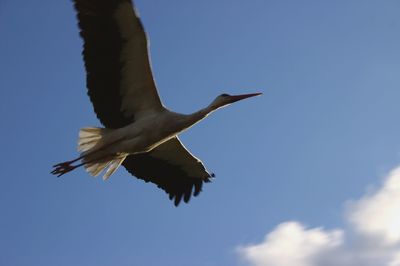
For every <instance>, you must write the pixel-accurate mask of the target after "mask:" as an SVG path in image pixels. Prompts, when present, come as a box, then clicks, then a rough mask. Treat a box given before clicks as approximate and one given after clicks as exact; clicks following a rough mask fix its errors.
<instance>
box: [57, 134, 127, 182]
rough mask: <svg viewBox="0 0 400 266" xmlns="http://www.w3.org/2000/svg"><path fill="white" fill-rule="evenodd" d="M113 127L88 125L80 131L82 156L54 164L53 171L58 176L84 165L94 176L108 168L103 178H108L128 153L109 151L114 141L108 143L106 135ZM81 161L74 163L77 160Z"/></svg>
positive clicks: (79, 146)
mask: <svg viewBox="0 0 400 266" xmlns="http://www.w3.org/2000/svg"><path fill="white" fill-rule="evenodd" d="M110 130H111V129H106V128H97V127H86V128H82V129H81V130H80V131H79V139H78V151H79V152H80V153H81V156H80V157H78V158H76V159H74V160H71V161H66V162H63V163H59V164H56V165H54V166H53V167H54V170H53V171H52V172H51V173H52V174H55V175H57V176H62V175H64V174H66V173H68V172H70V171H72V170H74V169H76V168H78V167H80V166H84V167H85V169H86V171H87V172H89V173H90V174H91V175H92V176H98V175H99V174H100V173H101V172H103V171H104V170H105V169H106V168H107V171H106V172H105V174H104V176H103V179H104V180H106V179H108V178H109V177H110V176H111V175H112V174H113V173H114V172H115V171H116V170H117V169H118V167H119V166H120V165H121V164H122V162H123V161H124V160H125V158H126V156H128V154H126V153H118V154H109V153H107V149H106V148H107V147H108V146H109V145H112V144H114V143H106V142H105V141H104V139H105V136H106V135H107V133H108V132H109V131H110ZM79 160H80V161H81V163H79V164H77V165H73V163H75V162H77V161H79Z"/></svg>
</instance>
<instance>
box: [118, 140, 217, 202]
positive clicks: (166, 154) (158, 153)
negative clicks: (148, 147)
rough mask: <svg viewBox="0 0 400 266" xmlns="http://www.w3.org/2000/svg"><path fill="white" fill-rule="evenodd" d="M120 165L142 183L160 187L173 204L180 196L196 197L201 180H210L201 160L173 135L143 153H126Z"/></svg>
mask: <svg viewBox="0 0 400 266" xmlns="http://www.w3.org/2000/svg"><path fill="white" fill-rule="evenodd" d="M123 166H124V167H125V168H126V170H127V171H128V172H130V173H131V174H133V175H134V176H136V177H137V178H139V179H142V180H144V181H145V182H151V183H154V184H156V185H157V186H158V187H159V188H161V189H163V190H164V191H165V192H166V193H167V194H168V195H169V198H170V199H171V200H173V201H174V203H175V205H178V204H179V203H180V201H181V200H182V199H183V201H184V202H186V203H187V202H189V200H190V198H191V196H192V195H193V196H197V195H198V194H199V193H200V191H201V189H202V186H203V183H207V182H210V179H211V178H212V177H213V176H214V175H213V174H210V173H209V172H208V171H207V170H206V168H205V167H204V165H203V164H202V162H201V161H200V160H199V159H197V158H196V157H194V156H193V155H192V154H191V153H190V152H189V151H188V150H187V149H186V148H185V147H184V146H183V145H182V143H181V142H180V141H179V139H178V138H173V139H171V140H169V141H167V142H166V143H163V144H161V145H160V146H158V147H157V148H155V149H154V150H152V151H151V152H149V153H146V154H137V155H130V156H128V157H127V158H126V159H125V161H124V163H123Z"/></svg>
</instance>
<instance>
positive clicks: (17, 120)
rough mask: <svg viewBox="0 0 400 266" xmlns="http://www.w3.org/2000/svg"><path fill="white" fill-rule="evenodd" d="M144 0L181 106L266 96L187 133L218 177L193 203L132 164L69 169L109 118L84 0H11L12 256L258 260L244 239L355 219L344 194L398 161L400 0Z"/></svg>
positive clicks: (4, 66) (3, 79)
mask: <svg viewBox="0 0 400 266" xmlns="http://www.w3.org/2000/svg"><path fill="white" fill-rule="evenodd" d="M136 3H137V6H138V9H139V12H140V15H141V17H142V20H143V23H144V25H145V28H146V30H147V32H148V35H149V37H150V42H151V54H152V63H153V70H154V75H155V78H156V81H157V84H158V88H159V91H160V94H161V97H162V100H163V102H164V103H165V104H166V105H167V106H168V107H169V108H171V109H172V110H175V111H178V112H184V113H189V112H192V111H195V110H197V109H198V108H201V107H203V106H205V105H207V104H208V103H209V102H210V101H211V100H212V99H213V98H214V97H215V96H216V95H218V94H220V93H222V92H227V93H247V92H258V91H262V92H264V95H263V96H262V97H257V98H254V99H250V100H247V101H243V102H240V103H238V104H235V105H232V106H230V107H227V108H225V109H223V110H220V111H218V112H216V113H214V114H213V115H212V116H210V117H209V118H207V120H205V121H202V122H201V123H200V124H198V125H196V126H195V127H193V128H191V129H190V130H189V131H188V132H186V133H184V134H183V135H182V136H181V139H182V141H183V142H184V143H185V145H186V146H187V147H188V148H190V150H191V151H192V152H193V153H194V154H195V155H196V156H197V157H199V158H201V159H202V160H203V162H204V163H205V164H206V165H207V167H208V169H210V170H211V171H213V172H215V173H216V174H217V178H216V180H215V182H213V183H212V184H206V185H205V187H204V191H203V193H202V194H201V195H200V196H199V197H197V198H194V199H192V201H191V202H190V204H188V205H186V204H181V206H179V207H178V208H175V207H174V206H173V204H172V203H171V202H170V201H169V200H168V198H167V195H166V194H164V193H163V192H162V191H160V190H158V189H157V188H156V187H154V186H152V185H150V184H145V183H143V182H141V181H139V180H136V179H135V178H133V177H131V176H130V175H129V174H128V173H127V172H126V171H125V170H124V169H122V168H121V169H119V171H118V172H117V173H116V174H115V175H113V176H112V178H111V179H110V180H109V181H107V182H103V181H102V180H101V178H98V179H94V178H92V177H90V176H89V175H88V174H86V173H85V172H84V171H83V170H78V171H75V172H73V173H71V174H69V175H67V176H65V177H63V178H61V179H57V178H55V177H53V176H51V175H50V174H49V172H50V170H51V166H52V165H53V164H54V163H57V162H59V161H64V160H67V159H70V158H73V157H75V156H76V140H77V134H78V130H79V128H81V127H85V126H99V125H100V123H99V122H98V121H97V119H96V118H95V115H94V113H93V111H92V106H91V104H90V102H89V99H88V97H87V96H86V88H85V86H86V85H85V73H84V69H83V62H82V58H81V46H82V41H81V39H80V38H79V35H78V28H77V25H76V24H77V22H76V19H75V14H74V12H73V8H72V4H71V3H70V2H69V1H50V0H43V1H40V2H33V1H21V0H12V1H11V0H2V1H1V2H0V36H1V37H0V39H1V41H0V58H1V61H0V101H1V104H0V112H1V114H2V115H3V116H2V123H1V125H2V126H1V131H2V137H1V139H0V145H1V147H2V151H3V152H2V153H1V155H0V156H1V158H0V159H1V161H2V164H1V165H2V167H1V169H2V174H1V180H2V185H1V186H0V210H1V219H0V250H1V253H0V264H1V265H61V266H62V265H99V266H101V265H122V266H125V265H182V266H183V265H193V266H197V265H209V266H211V265H242V264H245V265H247V264H249V265H252V264H251V263H252V262H249V261H243V258H241V257H240V256H241V255H240V254H238V252H237V247H239V246H245V245H248V244H249V243H257V242H260V241H262V239H263V237H264V235H265V234H266V233H268V232H269V231H271V230H273V229H274V228H275V227H276V226H277V225H278V224H280V223H283V222H285V221H289V220H296V221H300V222H301V223H303V224H305V225H307V226H311V227H318V226H322V227H324V228H328V229H329V228H337V227H346V226H347V224H346V221H345V220H344V219H343V205H344V204H345V202H346V201H347V200H349V199H358V198H360V197H362V195H364V193H365V189H366V188H367V187H368V186H370V185H376V186H379V184H380V182H381V178H382V176H385V175H387V173H388V172H389V171H390V170H391V169H394V168H395V167H396V166H397V165H398V164H399V162H400V153H399V151H400V141H399V136H400V134H399V132H400V123H399V114H400V104H399V99H400V89H399V87H400V75H399V72H400V50H399V47H400V35H399V32H400V17H399V16H398V14H399V11H400V3H399V2H398V1H395V0H392V1H390V0H388V1H372V0H371V1H369V0H358V1H355V0H353V1H316V0H315V1H294V0H286V1H285V0H284V1H277V0H276V1H265V0H253V1H239V0H221V1H209V0H207V1H197V2H194V1H190V2H189V1H176V0H172V1H168V2H167V1H161V0H147V1H144V0H137V1H136ZM254 265H255V264H254ZM265 265H267V264H265Z"/></svg>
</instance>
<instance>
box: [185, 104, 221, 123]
mask: <svg viewBox="0 0 400 266" xmlns="http://www.w3.org/2000/svg"><path fill="white" fill-rule="evenodd" d="M216 109H217V108H216V107H215V106H213V105H212V104H210V105H209V106H207V107H205V108H202V109H200V110H199V111H197V112H194V113H192V114H189V115H186V119H185V124H186V128H189V127H191V126H193V125H194V124H196V123H198V122H200V121H201V120H203V119H204V118H205V117H207V116H208V115H209V114H211V113H212V112H214V111H215V110H216Z"/></svg>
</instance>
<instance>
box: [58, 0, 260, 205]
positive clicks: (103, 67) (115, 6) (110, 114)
mask: <svg viewBox="0 0 400 266" xmlns="http://www.w3.org/2000/svg"><path fill="white" fill-rule="evenodd" d="M74 4H75V8H76V10H77V17H78V21H79V27H80V30H81V31H80V35H81V37H82V38H83V41H84V49H83V59H84V62H85V67H86V72H87V88H88V95H89V97H90V100H91V101H92V103H93V106H94V111H95V112H96V114H97V117H98V119H99V120H100V121H101V123H102V124H103V125H104V126H105V128H95V127H90V128H83V129H81V130H80V132H79V142H78V151H79V152H80V156H79V157H78V158H76V159H74V160H71V161H67V162H63V163H59V164H56V165H54V169H53V171H52V174H55V175H58V176H61V175H63V174H65V173H67V172H70V171H72V170H73V169H75V168H77V167H79V166H84V167H85V168H86V170H87V171H88V172H89V173H90V174H91V175H93V176H97V175H99V174H100V173H102V172H103V170H105V171H104V172H105V173H104V176H103V179H107V178H108V177H109V176H110V175H111V174H113V173H114V172H115V170H116V169H117V168H118V167H119V166H120V165H121V164H122V165H123V166H124V167H125V168H126V170H128V172H130V173H131V174H132V175H134V176H136V177H137V178H140V179H142V180H144V181H145V182H152V183H154V184H156V185H157V186H158V187H159V188H161V189H163V190H165V191H166V192H167V193H168V194H169V198H170V199H171V200H174V203H175V205H178V204H179V203H180V201H181V200H182V198H183V200H184V202H186V203H187V202H188V201H189V199H190V197H191V195H192V193H193V195H194V196H197V195H198V194H199V193H200V191H201V188H202V185H203V182H209V181H210V178H211V177H214V175H213V174H211V173H209V172H208V171H207V170H206V168H205V167H204V165H203V164H202V162H201V161H200V160H199V159H197V158H196V157H195V156H193V155H192V154H191V153H190V152H189V151H188V150H187V149H186V148H185V147H184V146H183V145H182V143H181V142H180V141H179V139H178V136H177V135H178V134H179V133H181V132H182V131H184V130H186V129H188V128H190V127H191V126H193V125H194V124H196V123H197V122H199V121H200V120H202V119H203V118H205V117H206V116H207V115H209V114H210V113H211V112H213V111H215V110H217V109H218V108H220V107H223V106H226V105H228V104H230V103H233V102H236V101H239V100H242V99H245V98H249V97H252V96H257V95H260V94H261V93H253V94H244V95H236V96H231V95H228V94H221V95H219V96H218V97H217V98H216V99H215V100H214V101H213V102H212V103H211V104H210V105H208V106H207V107H205V108H203V109H201V110H199V111H197V112H195V113H192V114H189V115H187V114H178V113H174V112H172V111H170V110H168V109H167V108H166V107H164V105H163V104H162V103H161V100H160V97H159V95H158V92H157V89H156V85H155V82H154V80H153V76H152V71H151V66H150V60H149V51H148V42H147V38H146V34H145V32H144V29H143V26H142V23H141V21H140V19H139V17H138V14H137V13H136V12H135V9H134V7H133V4H132V2H131V1H130V0H74ZM74 163H75V164H74Z"/></svg>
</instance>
